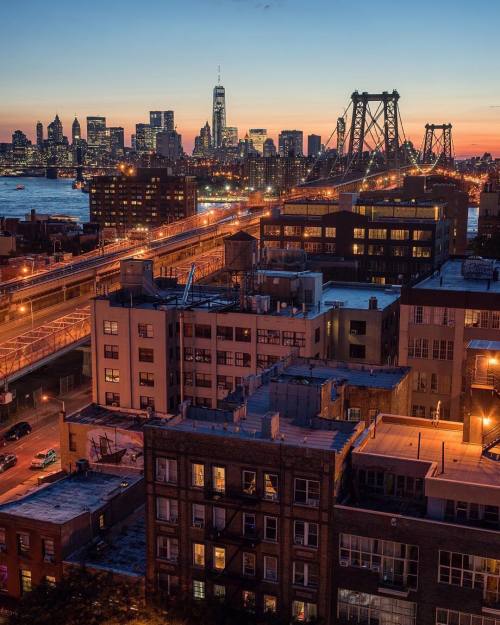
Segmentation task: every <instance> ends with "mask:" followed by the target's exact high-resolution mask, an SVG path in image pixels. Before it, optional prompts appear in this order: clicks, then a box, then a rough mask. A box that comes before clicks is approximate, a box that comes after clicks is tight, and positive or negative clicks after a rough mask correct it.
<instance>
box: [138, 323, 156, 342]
mask: <svg viewBox="0 0 500 625" xmlns="http://www.w3.org/2000/svg"><path fill="white" fill-rule="evenodd" d="M137 330H138V333H139V336H140V337H141V338H143V339H152V338H153V337H154V334H153V324H151V323H139V324H138V326H137Z"/></svg>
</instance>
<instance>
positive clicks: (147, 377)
mask: <svg viewBox="0 0 500 625" xmlns="http://www.w3.org/2000/svg"><path fill="white" fill-rule="evenodd" d="M139 385H140V386H154V385H155V376H154V373H149V372H147V371H140V372H139Z"/></svg>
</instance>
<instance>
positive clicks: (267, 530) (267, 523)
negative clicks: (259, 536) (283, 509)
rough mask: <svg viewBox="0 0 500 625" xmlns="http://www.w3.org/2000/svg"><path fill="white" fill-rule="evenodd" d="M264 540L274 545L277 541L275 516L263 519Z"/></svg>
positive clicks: (276, 520)
mask: <svg viewBox="0 0 500 625" xmlns="http://www.w3.org/2000/svg"><path fill="white" fill-rule="evenodd" d="M264 540H268V541H270V542H273V543H275V542H276V541H277V540H278V519H277V517H275V516H265V517H264Z"/></svg>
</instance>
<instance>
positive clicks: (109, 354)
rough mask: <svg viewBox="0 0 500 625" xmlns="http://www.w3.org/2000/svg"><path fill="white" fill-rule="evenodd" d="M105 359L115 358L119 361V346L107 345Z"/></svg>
mask: <svg viewBox="0 0 500 625" xmlns="http://www.w3.org/2000/svg"><path fill="white" fill-rule="evenodd" d="M104 358H113V359H114V360H118V345H105V346H104Z"/></svg>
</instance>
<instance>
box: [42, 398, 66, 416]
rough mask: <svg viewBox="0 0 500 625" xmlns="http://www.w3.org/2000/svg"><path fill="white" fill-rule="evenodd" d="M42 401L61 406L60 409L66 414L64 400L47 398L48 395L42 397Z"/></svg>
mask: <svg viewBox="0 0 500 625" xmlns="http://www.w3.org/2000/svg"><path fill="white" fill-rule="evenodd" d="M42 401H57V402H59V403H60V404H61V409H62V412H64V414H66V404H65V402H64V399H59V398H58V397H49V395H42Z"/></svg>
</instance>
